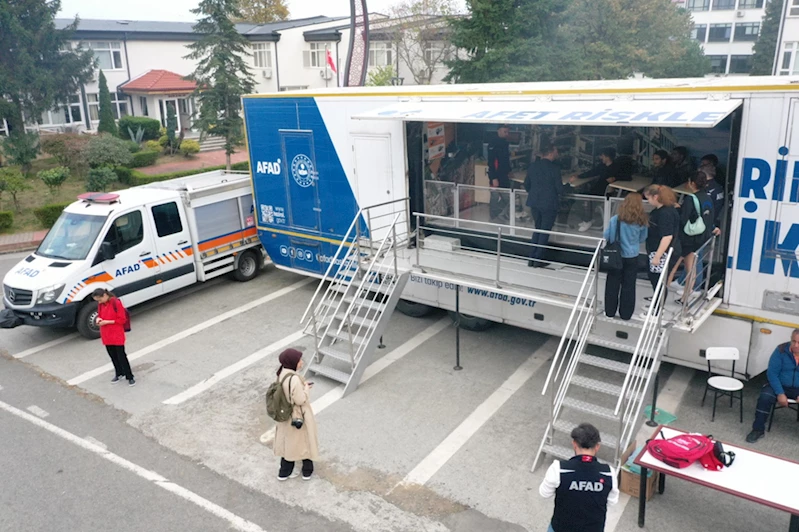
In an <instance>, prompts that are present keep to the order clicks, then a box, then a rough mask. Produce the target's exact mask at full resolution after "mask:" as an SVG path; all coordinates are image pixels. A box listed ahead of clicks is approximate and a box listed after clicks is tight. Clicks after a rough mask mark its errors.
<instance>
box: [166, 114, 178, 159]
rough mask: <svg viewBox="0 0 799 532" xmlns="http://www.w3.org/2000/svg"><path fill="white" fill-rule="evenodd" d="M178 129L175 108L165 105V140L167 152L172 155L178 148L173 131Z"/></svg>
mask: <svg viewBox="0 0 799 532" xmlns="http://www.w3.org/2000/svg"><path fill="white" fill-rule="evenodd" d="M177 128H178V117H177V114H176V113H175V106H174V105H167V106H166V138H167V139H168V141H169V144H168V145H169V150H170V151H171V152H172V153H175V151H177V149H178V146H176V145H175V144H177V138H176V137H175V130H176V129H177Z"/></svg>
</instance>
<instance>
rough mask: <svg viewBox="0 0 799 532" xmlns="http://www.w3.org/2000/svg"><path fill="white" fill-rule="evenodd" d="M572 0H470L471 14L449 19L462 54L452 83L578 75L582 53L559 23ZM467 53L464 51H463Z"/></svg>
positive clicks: (454, 64)
mask: <svg viewBox="0 0 799 532" xmlns="http://www.w3.org/2000/svg"><path fill="white" fill-rule="evenodd" d="M570 3H571V0H537V1H535V2H531V1H525V0H467V1H466V5H467V8H468V11H469V15H468V16H467V17H459V18H455V19H453V20H451V21H450V27H451V28H452V36H451V38H450V40H451V42H452V45H453V46H454V47H455V48H456V49H458V50H459V51H461V52H459V54H458V55H459V56H458V57H456V58H455V59H453V60H450V61H447V66H449V68H450V73H449V74H448V76H447V78H446V79H447V80H448V81H455V82H459V83H490V82H499V81H545V80H557V79H576V78H577V77H579V73H578V72H577V71H576V70H575V68H574V66H575V65H576V64H577V59H578V58H577V57H570V56H569V53H570V52H571V50H569V49H568V48H566V47H564V46H563V44H562V42H561V41H562V36H561V34H560V33H559V31H558V27H559V26H560V25H561V24H562V22H563V16H564V13H565V11H566V9H567V8H568V6H569V4H570ZM464 51H465V53H463V52H464Z"/></svg>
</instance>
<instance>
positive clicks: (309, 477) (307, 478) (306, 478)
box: [302, 473, 313, 480]
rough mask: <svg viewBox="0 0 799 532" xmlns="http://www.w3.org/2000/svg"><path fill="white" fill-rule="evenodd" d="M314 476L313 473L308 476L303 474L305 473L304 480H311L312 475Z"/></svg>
mask: <svg viewBox="0 0 799 532" xmlns="http://www.w3.org/2000/svg"><path fill="white" fill-rule="evenodd" d="M312 476H313V473H311V474H310V475H308V476H307V477H306V476H305V475H304V474H303V475H302V479H303V480H311V477H312Z"/></svg>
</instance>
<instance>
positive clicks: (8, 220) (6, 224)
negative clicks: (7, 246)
mask: <svg viewBox="0 0 799 532" xmlns="http://www.w3.org/2000/svg"><path fill="white" fill-rule="evenodd" d="M12 225H14V213H13V212H11V211H0V231H4V230H6V229H11V226H12Z"/></svg>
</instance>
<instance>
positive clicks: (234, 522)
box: [0, 401, 265, 532]
mask: <svg viewBox="0 0 799 532" xmlns="http://www.w3.org/2000/svg"><path fill="white" fill-rule="evenodd" d="M0 409H2V410H5V411H6V412H8V413H9V414H12V415H14V416H17V417H18V418H21V419H24V420H25V421H28V422H30V423H32V424H33V425H36V426H37V427H39V428H42V429H44V430H46V431H48V432H51V433H52V434H55V435H56V436H58V437H60V438H62V439H64V440H66V441H68V442H70V443H73V444H75V445H77V446H78V447H81V448H83V449H85V450H87V451H90V452H92V453H94V454H96V455H97V456H99V457H101V458H104V459H105V460H108V461H109V462H111V463H113V464H116V465H118V466H119V467H121V468H123V469H127V470H128V471H130V472H131V473H134V474H136V475H138V476H139V477H141V478H143V479H145V480H148V481H149V482H152V483H153V484H154V485H155V486H158V487H159V488H163V489H165V490H166V491H168V492H170V493H174V494H175V495H177V496H178V497H180V498H182V499H184V500H186V501H188V502H190V503H192V504H195V505H197V506H199V507H200V508H202V509H203V510H205V511H207V512H209V513H211V514H213V515H215V516H217V517H219V518H220V519H223V520H225V521H226V522H227V523H228V524H229V525H230V526H231V527H233V528H235V529H236V530H241V531H242V532H265V530H264V529H263V528H261V527H260V526H258V525H256V524H255V523H252V522H250V521H247V520H246V519H244V518H242V517H239V516H238V515H236V514H234V513H233V512H231V511H229V510H226V509H225V508H222V507H221V506H218V505H216V504H214V503H212V502H211V501H209V500H208V499H204V498H203V497H200V496H199V495H197V494H196V493H194V492H192V491H189V490H188V489H186V488H184V487H182V486H179V485H177V484H175V483H173V482H170V481H169V480H167V479H166V478H164V477H162V476H161V475H159V474H158V473H156V472H155V471H151V470H149V469H145V468H144V467H142V466H139V465H136V464H134V463H133V462H130V461H128V460H125V459H124V458H122V457H121V456H119V455H116V454H114V453H112V452H109V451H107V450H106V449H103V448H102V447H101V446H99V445H97V444H95V443H92V442H90V441H87V440H85V439H83V438H81V437H80V436H76V435H75V434H72V433H71V432H68V431H66V430H64V429H62V428H60V427H57V426H55V425H53V424H52V423H48V422H47V421H43V420H41V419H39V418H37V417H36V416H32V415H31V414H28V413H26V412H23V411H22V410H19V409H18V408H14V407H13V406H11V405H9V404H7V403H3V402H2V401H0Z"/></svg>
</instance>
